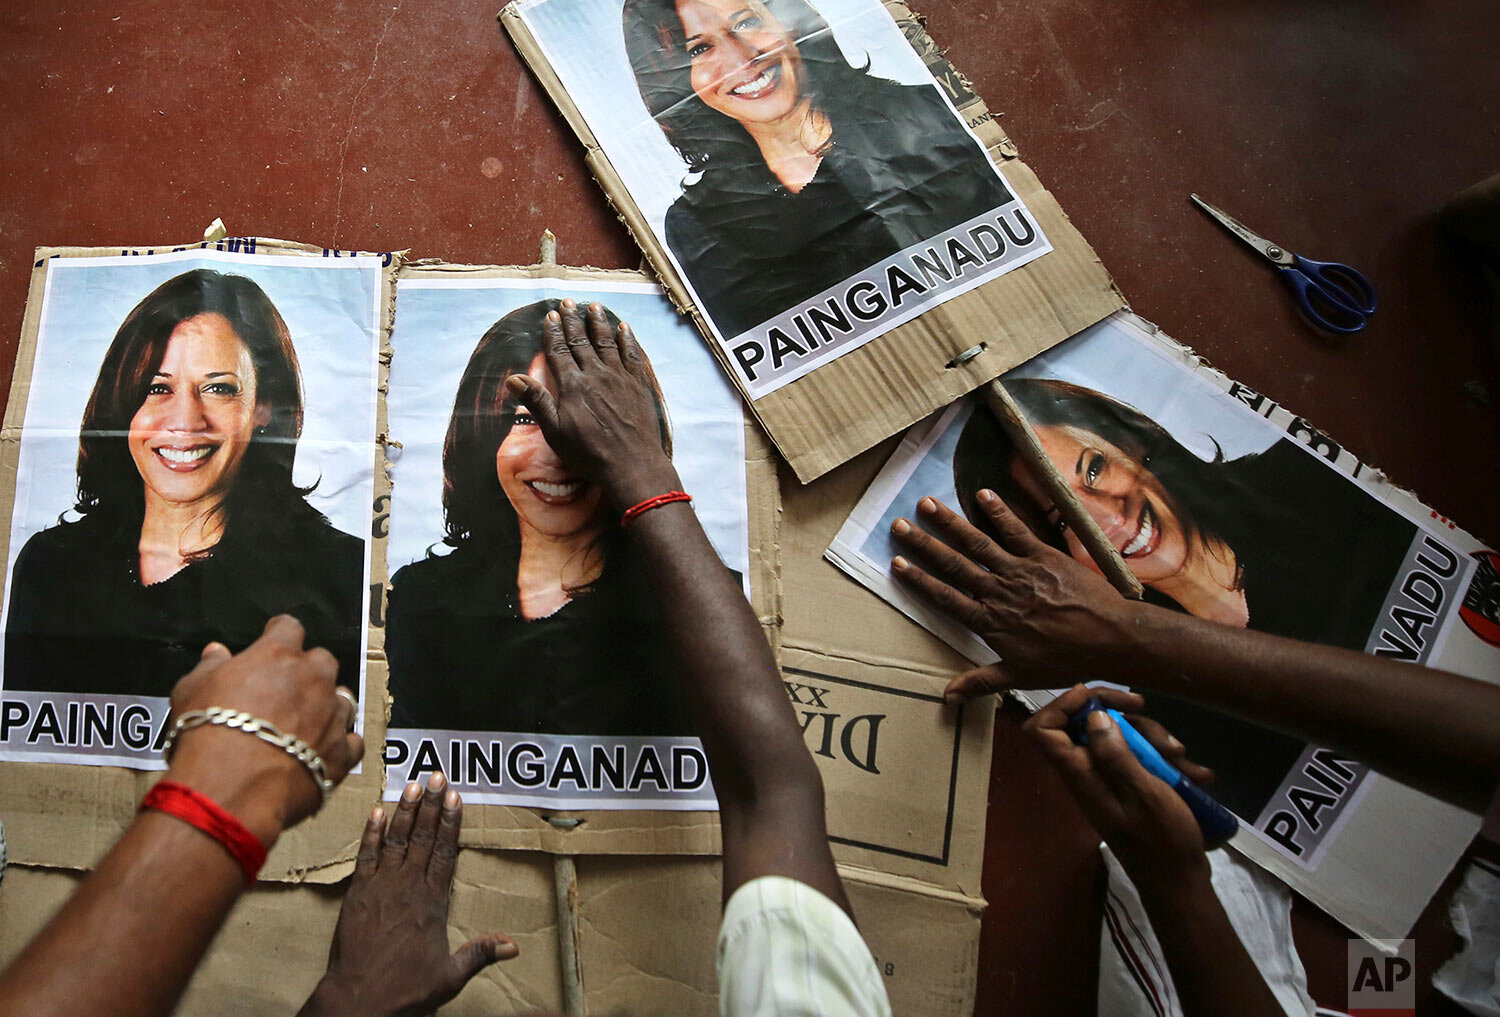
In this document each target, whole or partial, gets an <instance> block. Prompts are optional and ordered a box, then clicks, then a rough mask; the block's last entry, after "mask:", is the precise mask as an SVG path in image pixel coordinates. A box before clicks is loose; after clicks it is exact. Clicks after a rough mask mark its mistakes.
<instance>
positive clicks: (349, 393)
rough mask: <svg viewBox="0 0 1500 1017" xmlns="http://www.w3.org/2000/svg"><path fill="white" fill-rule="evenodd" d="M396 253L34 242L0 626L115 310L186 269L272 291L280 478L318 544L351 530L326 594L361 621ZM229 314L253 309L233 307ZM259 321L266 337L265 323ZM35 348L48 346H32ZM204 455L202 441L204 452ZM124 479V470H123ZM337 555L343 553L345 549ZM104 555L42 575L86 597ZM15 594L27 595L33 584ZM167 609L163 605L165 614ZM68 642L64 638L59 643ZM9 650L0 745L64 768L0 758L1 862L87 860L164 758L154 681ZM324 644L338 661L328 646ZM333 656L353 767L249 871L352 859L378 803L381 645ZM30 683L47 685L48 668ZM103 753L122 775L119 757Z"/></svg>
mask: <svg viewBox="0 0 1500 1017" xmlns="http://www.w3.org/2000/svg"><path fill="white" fill-rule="evenodd" d="M402 257H403V255H402V254H400V253H395V254H393V253H386V254H368V255H361V254H358V253H356V252H346V251H332V250H326V249H323V248H318V247H311V246H307V245H303V244H295V243H291V242H287V241H280V240H266V239H260V238H233V239H226V240H219V241H214V242H209V241H204V242H201V243H194V244H186V245H176V246H159V247H136V248H120V247H113V248H41V249H39V250H38V251H37V254H36V264H35V268H34V271H33V274H32V284H31V291H30V296H29V299H28V302H27V308H26V317H25V320H24V324H23V327H22V333H21V341H20V346H19V351H18V354H17V361H16V367H15V373H14V375H13V382H12V387H11V394H10V403H9V405H8V407H7V409H6V415H5V425H4V431H3V434H0V468H3V470H4V474H5V476H7V477H9V478H12V479H11V482H10V483H7V484H5V485H4V491H3V494H0V516H3V518H4V520H5V523H6V525H5V527H4V529H3V532H0V549H3V551H4V559H3V560H4V561H5V562H6V573H5V583H6V600H5V603H6V611H7V624H8V626H9V628H10V629H17V628H18V627H19V626H20V625H21V623H20V622H19V621H17V614H16V612H17V608H16V603H17V601H16V598H15V596H14V594H15V593H16V589H15V587H16V584H15V583H14V582H13V576H12V568H13V566H14V564H15V562H16V561H17V556H18V554H19V553H20V551H21V546H22V544H23V543H25V542H27V541H28V540H32V539H33V538H36V537H41V536H42V535H43V531H51V532H50V533H49V534H48V536H49V537H50V536H51V533H55V532H60V531H61V529H62V527H61V526H58V525H57V524H56V518H57V517H58V516H60V515H61V514H62V513H64V511H65V510H67V511H69V513H70V515H73V516H74V517H75V518H76V513H72V512H71V508H70V507H71V505H72V502H73V500H74V497H75V496H76V494H78V493H80V492H75V490H73V487H74V484H73V480H72V474H73V469H74V466H73V463H74V458H75V457H76V456H77V455H78V454H79V453H78V450H79V447H80V437H79V436H80V429H79V424H78V419H79V417H80V415H81V413H80V410H81V407H82V405H83V400H84V399H85V398H86V397H87V396H88V393H89V391H90V389H91V388H93V386H94V376H95V374H96V373H99V372H100V370H101V368H100V363H101V360H102V359H103V358H104V356H105V349H106V347H110V346H111V345H112V344H111V336H112V335H115V329H116V328H117V327H118V326H120V323H121V321H122V320H123V319H124V318H125V317H126V312H128V311H129V310H130V309H131V308H132V307H133V306H135V305H136V304H137V302H138V301H142V298H143V297H145V296H146V294H147V293H148V292H150V291H152V290H153V289H154V288H155V287H157V286H158V285H160V286H162V287H163V290H165V287H166V286H167V285H168V283H167V281H168V280H172V281H176V280H184V279H186V278H188V273H190V272H195V271H198V270H207V271H209V272H218V273H220V274H221V275H224V276H240V277H246V278H249V279H250V280H251V282H250V283H248V284H243V283H241V284H233V283H231V284H226V285H241V286H242V288H248V290H249V293H248V295H247V294H244V293H241V294H239V295H238V296H237V297H236V298H235V299H237V300H239V301H241V304H242V308H243V306H250V307H252V308H254V307H259V306H260V305H259V304H257V303H256V301H257V300H258V301H261V302H269V306H271V308H272V310H271V312H270V317H271V318H272V319H275V320H277V321H280V320H282V319H285V322H286V324H284V325H282V326H281V328H282V329H284V330H285V331H286V332H287V333H288V334H289V339H287V340H286V341H287V342H288V343H289V344H291V345H292V346H293V348H294V349H295V354H293V356H295V357H296V359H297V360H300V363H301V378H302V388H303V394H302V398H301V405H302V419H301V420H299V421H298V425H299V430H300V433H301V438H300V441H299V440H297V438H296V437H295V435H296V433H297V432H295V431H292V432H289V433H291V434H292V435H293V436H294V437H293V439H292V440H293V441H295V442H296V447H297V449H298V450H299V451H298V453H297V456H298V457H297V465H296V468H295V470H294V472H293V474H292V483H293V484H295V485H296V486H298V487H307V486H311V488H312V490H311V493H309V494H307V495H306V496H305V497H306V498H307V500H308V502H309V504H310V505H311V506H312V507H313V508H314V509H316V510H317V511H319V512H322V513H323V514H325V515H326V516H328V518H329V520H331V526H332V529H334V530H337V531H339V532H338V533H333V534H332V535H331V536H329V537H328V538H326V539H327V540H328V541H334V540H337V541H342V542H343V544H342V545H340V546H341V547H347V546H348V545H352V544H354V543H355V541H356V539H357V541H358V543H359V545H360V546H361V547H362V550H360V551H358V552H357V553H358V555H359V559H360V561H361V562H362V564H360V565H359V575H358V576H353V575H351V577H350V581H351V583H352V589H344V588H343V587H342V586H340V588H339V590H338V591H337V595H338V596H339V597H341V598H343V599H342V600H341V601H340V602H341V603H347V604H351V605H353V610H354V611H355V612H356V613H355V614H354V615H353V617H352V618H350V619H347V621H348V623H349V624H348V628H350V629H351V630H353V631H357V632H358V633H359V637H360V638H361V639H362V638H363V637H364V636H365V634H366V633H367V631H368V629H367V626H366V625H365V620H366V618H367V616H368V607H369V601H370V597H371V591H372V590H373V591H374V596H376V597H377V598H378V594H379V590H380V587H381V584H382V583H383V581H384V577H385V555H384V542H383V540H382V539H381V533H380V527H379V526H378V525H376V526H374V527H372V525H371V516H372V503H373V504H374V509H373V511H375V512H378V511H379V503H380V499H381V497H382V496H383V495H384V494H386V492H387V490H388V488H387V487H386V485H385V477H384V473H383V471H381V470H379V469H378V466H379V456H378V450H377V449H376V435H377V434H379V433H380V432H381V431H382V430H383V427H384V407H383V404H382V403H381V402H380V401H379V400H378V398H377V390H378V387H379V385H380V384H381V383H382V382H383V380H384V371H385V363H386V359H385V356H384V354H386V353H387V352H388V341H389V335H390V325H391V317H392V314H393V311H394V303H395V275H396V270H397V268H398V267H399V265H400V263H401V260H402ZM198 285H199V284H198V283H194V286H195V287H196V286H198ZM205 285H206V284H205ZM256 294H259V296H258V297H257V296H256ZM267 294H270V296H268V295H267ZM142 302H143V303H144V301H142ZM241 313H245V314H256V313H261V312H260V311H257V310H253V309H252V310H248V311H247V310H243V309H242V311H241ZM257 327H259V326H257ZM268 327H269V330H270V334H272V336H273V339H274V333H275V328H274V327H270V326H268ZM120 331H121V333H124V332H125V331H126V330H125V329H124V328H121V330H120ZM122 341H123V340H122ZM40 346H45V349H42V350H40V352H39V347H40ZM121 348H122V349H124V348H125V347H123V346H122V347H121ZM184 373H186V372H184ZM291 384H295V382H292V383H291ZM210 388H212V386H210ZM101 391H102V386H101ZM218 397H222V396H220V395H219V393H218V389H217V388H214V389H213V391H212V392H209V394H208V395H207V396H205V398H218ZM139 412H144V409H143V410H142V411H139ZM258 423H261V424H262V426H265V427H269V428H270V429H271V430H273V431H274V430H275V428H276V427H277V426H278V425H277V423H276V418H274V417H273V418H272V420H271V421H270V422H269V423H268V424H267V423H265V422H258ZM288 426H289V425H288ZM276 433H278V434H279V433H280V432H279V431H278V432H276ZM100 436H101V437H103V438H105V439H106V440H109V439H110V437H112V436H110V435H103V434H101V435H100ZM303 453H306V457H307V459H306V461H305V462H304V458H303ZM182 454H185V455H190V454H192V453H182ZM218 454H219V450H218V448H217V447H215V449H214V450H213V451H211V452H210V453H209V455H210V456H213V455H218ZM224 454H225V455H227V454H228V453H224ZM135 468H136V469H139V468H140V467H139V465H138V464H137V466H136V467H135ZM131 476H132V478H133V479H134V480H135V481H136V482H139V477H138V475H137V474H131ZM85 518H87V517H85ZM68 525H76V526H77V527H78V529H74V530H71V531H69V532H70V533H78V532H81V530H82V528H83V524H82V523H77V524H72V523H70V524H68ZM308 525H309V527H310V528H311V529H314V530H316V532H317V534H318V535H319V539H320V540H322V539H324V538H323V537H322V536H321V535H322V534H323V533H327V532H328V530H327V529H317V528H318V527H319V526H322V525H324V524H318V523H310V524H308ZM299 532H300V531H299ZM80 539H82V538H80ZM89 539H94V538H93V537H92V536H91V537H90V538H89ZM54 542H55V541H54ZM89 546H92V545H89ZM69 553H72V552H69ZM318 553H320V554H321V553H323V552H321V551H319V552H318ZM340 554H341V556H342V557H341V558H340V559H339V560H340V561H341V562H342V560H343V557H347V555H345V554H344V552H343V551H341V552H340ZM63 557H64V558H65V557H66V556H65V555H64V556H63ZM125 557H126V558H128V559H133V558H134V556H133V555H126V556H125ZM241 560H242V561H243V559H241ZM330 560H331V559H330ZM112 561H113V559H112V558H110V559H107V560H105V559H101V564H100V566H99V571H98V573H97V574H98V576H99V577H100V578H99V579H97V580H90V583H84V584H78V583H76V581H75V580H76V578H78V577H76V576H71V575H67V574H63V573H61V572H58V571H54V572H53V573H51V576H52V578H50V579H49V580H48V582H49V583H51V584H52V585H56V584H59V583H61V584H66V583H73V584H74V586H75V587H77V592H76V594H74V596H76V599H77V600H78V601H79V602H80V603H83V602H85V601H86V600H87V599H88V595H89V589H88V587H89V586H90V584H94V585H97V586H103V584H105V583H106V582H113V581H114V578H113V577H114V573H113V572H111V571H108V566H109V563H110V562H112ZM129 568H130V569H133V568H134V565H133V564H131V565H130V566H129ZM123 569H124V566H122V570H123ZM338 574H339V575H340V576H343V575H344V572H343V571H341V572H339V573H338ZM132 581H133V580H132ZM35 588H36V587H34V589H35ZM47 595H48V596H55V595H56V593H55V591H53V592H51V593H48V594H47ZM28 596H31V597H33V599H34V594H33V593H31V592H30V591H28ZM314 603H316V601H314ZM121 609H122V610H123V607H122V608H121ZM156 610H161V608H160V606H158V607H157V608H156ZM43 611H44V616H45V617H46V618H47V622H46V624H47V625H48V626H52V625H61V626H63V627H66V626H68V625H70V624H74V623H75V622H77V623H78V624H85V625H88V624H92V623H91V622H89V621H88V620H87V619H88V618H92V617H93V615H89V614H87V612H86V610H85V609H84V608H82V607H80V608H79V609H78V611H77V612H75V611H72V610H59V609H55V608H46V607H45V605H44V608H43ZM165 617H168V618H173V617H175V616H173V615H171V614H170V613H168V614H167V615H166V616H165ZM205 617H207V616H206V615H205ZM79 619H83V620H82V621H79ZM209 622H210V623H213V622H212V620H211V619H210V620H209ZM23 631H24V630H23ZM331 631H332V630H329V632H331ZM41 635H42V636H44V637H46V639H49V640H51V642H52V643H59V637H58V636H57V635H48V633H47V632H46V631H43V632H41ZM326 635H328V633H327V632H325V636H326ZM251 637H252V636H251V635H247V636H246V638H247V639H248V638H251ZM74 638H75V637H74V636H71V635H68V634H67V633H62V634H61V642H60V643H59V645H63V644H68V641H69V640H71V639H74ZM77 638H78V641H77V642H76V643H73V644H72V645H74V646H76V647H78V648H80V649H83V648H87V647H88V646H89V643H88V637H87V633H79V635H78V637H77ZM102 638H104V639H106V640H107V639H108V638H109V637H108V636H103V637H102ZM226 638H227V637H226ZM236 638H238V637H236ZM340 638H341V637H340ZM183 639H184V640H185V642H184V644H183V645H184V646H185V645H186V642H187V641H194V640H193V639H192V637H191V636H184V637H183ZM205 641H206V639H199V640H196V642H197V643H198V644H199V645H197V646H194V647H192V648H191V649H190V651H189V650H185V651H184V652H189V653H190V655H191V656H194V657H195V656H196V653H197V650H198V649H199V648H201V643H202V642H205ZM9 645H10V644H9V643H8V647H9ZM21 645H22V648H23V652H24V653H25V654H26V656H17V657H16V658H15V661H13V664H14V666H13V667H12V669H11V670H12V673H11V674H10V675H9V680H7V681H5V684H4V687H5V689H6V695H5V702H4V707H3V709H4V718H3V722H4V725H5V730H4V731H3V732H0V744H3V748H0V751H3V752H5V753H6V754H7V756H8V758H11V759H13V760H16V759H25V760H31V759H42V760H58V759H66V760H69V762H68V763H66V764H64V763H58V762H29V761H28V762H25V763H23V764H19V765H18V764H16V763H8V764H7V765H5V766H3V767H0V812H3V813H4V814H5V815H6V817H7V818H8V819H10V821H11V823H10V827H9V833H10V855H11V859H12V861H13V862H17V863H21V864H27V863H33V864H44V865H50V866H60V867H66V868H80V869H81V868H87V867H88V866H90V865H92V864H93V863H94V861H95V860H96V859H97V858H98V857H99V856H100V855H101V854H102V853H103V852H104V851H105V850H106V849H107V848H108V846H109V844H111V843H112V842H113V841H114V839H115V838H116V837H117V836H118V835H119V834H120V833H121V832H122V831H123V830H124V828H125V827H126V826H127V825H128V824H129V822H130V820H131V818H132V816H133V815H134V811H135V803H136V802H137V801H139V799H140V797H141V795H142V794H143V793H144V791H145V790H146V788H147V787H148V786H149V785H150V784H151V783H152V782H153V781H154V776H153V775H152V774H151V773H149V772H145V771H149V770H150V769H160V768H161V767H162V766H163V764H162V762H161V761H160V758H159V752H158V751H157V746H158V745H159V742H160V736H161V732H162V729H163V725H164V722H165V718H166V698H165V691H166V690H165V689H160V688H157V687H155V686H153V687H152V688H151V689H149V690H146V689H127V690H124V691H125V694H117V693H116V691H115V690H111V689H108V688H103V685H102V684H101V689H102V691H101V690H93V691H88V690H81V689H76V688H75V687H74V686H73V685H71V684H70V683H71V682H72V681H74V678H73V677H68V678H65V679H62V680H61V684H60V685H59V687H58V689H57V692H56V693H54V692H48V691H34V690H28V686H33V687H34V683H35V682H36V681H37V680H38V677H37V674H38V672H36V670H35V669H34V668H33V669H31V670H27V669H26V665H28V664H29V663H30V662H31V660H32V656H31V654H32V651H31V650H30V649H29V648H26V646H25V644H21ZM38 645H43V647H44V648H43V650H41V651H37V656H36V659H38V660H46V659H50V658H48V657H46V654H47V653H55V652H57V651H56V650H55V649H46V648H45V647H46V646H48V645H51V644H46V643H39V644H38ZM101 645H112V644H101ZM163 645H167V644H163ZM329 645H331V646H334V645H337V644H334V643H330V644H329ZM90 652H92V651H90ZM336 652H337V653H338V654H339V655H340V656H341V657H343V656H345V653H344V651H343V650H337V651H336ZM348 655H349V656H357V658H358V665H352V664H350V662H349V661H346V665H347V666H346V667H345V672H346V674H348V673H351V672H356V671H359V670H362V671H363V672H364V680H363V687H362V689H361V688H360V682H359V681H358V680H356V678H344V681H345V682H346V684H349V685H350V686H351V687H353V688H355V689H356V690H358V691H362V693H363V699H362V706H363V717H362V718H361V723H362V725H363V733H364V735H365V737H366V745H367V751H366V757H365V759H364V761H363V763H362V766H361V772H360V773H358V774H356V775H354V776H351V777H350V778H349V779H348V780H346V781H345V782H344V784H343V785H342V786H341V787H340V788H339V789H338V791H336V792H335V794H334V797H333V799H332V800H331V801H330V803H329V804H328V806H327V807H325V808H324V810H323V812H322V813H321V814H320V815H319V816H318V817H317V818H316V819H314V820H311V821H309V822H307V823H304V824H302V825H301V826H299V827H297V828H296V829H294V830H292V831H290V832H289V833H288V834H287V835H286V836H285V837H283V838H282V839H281V841H279V842H278V844H277V845H276V848H275V849H274V850H273V852H272V853H271V857H270V859H269V861H268V862H267V865H266V867H265V869H264V870H263V873H262V878H265V879H286V880H301V879H314V880H327V879H336V878H338V877H339V876H340V875H342V874H343V872H344V871H346V867H347V864H348V863H349V862H350V861H351V860H352V859H353V856H354V851H355V847H356V845H357V839H358V836H357V827H358V825H359V823H360V821H361V817H363V816H365V815H368V812H369V809H370V807H371V806H372V805H373V804H374V803H375V801H376V800H377V794H378V788H379V783H380V776H381V773H382V768H381V765H380V753H379V744H380V741H381V740H382V737H383V733H384V724H385V712H384V705H385V673H384V669H383V667H382V665H381V660H380V651H379V645H378V642H376V643H373V644H363V645H362V646H358V645H357V646H353V647H352V648H351V649H350V650H349V654H348ZM7 656H9V652H8V653H7ZM131 657H132V654H130V653H128V652H124V651H122V652H121V653H120V654H118V655H117V660H116V664H117V665H118V666H119V667H120V668H121V669H126V668H128V666H129V665H130V662H131ZM189 667H190V664H189V665H187V666H182V667H181V669H180V670H181V671H182V672H185V671H186V670H187V669H188V668H189ZM44 677H45V680H47V681H51V680H52V676H44ZM115 677H116V676H115V674H114V668H113V667H100V668H97V669H95V672H94V674H93V676H92V679H91V680H97V681H99V682H100V683H107V682H109V681H112V680H114V678H115ZM59 694H60V695H61V698H57V696H58V695H59ZM78 763H92V764H94V765H77V764H78ZM114 763H126V764H128V765H130V766H131V767H135V768H136V769H122V768H120V767H119V766H117V765H112V764H114Z"/></svg>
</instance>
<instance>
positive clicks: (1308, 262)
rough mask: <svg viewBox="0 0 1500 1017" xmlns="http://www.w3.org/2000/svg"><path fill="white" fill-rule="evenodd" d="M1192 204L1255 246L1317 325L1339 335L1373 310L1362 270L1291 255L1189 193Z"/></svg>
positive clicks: (1371, 288) (1372, 294) (1366, 319)
mask: <svg viewBox="0 0 1500 1017" xmlns="http://www.w3.org/2000/svg"><path fill="white" fill-rule="evenodd" d="M1191 197H1192V199H1193V203H1194V204H1196V205H1197V206H1198V207H1199V208H1201V209H1203V211H1205V212H1207V213H1208V214H1209V215H1211V216H1213V217H1214V218H1215V219H1217V220H1219V223H1220V224H1221V225H1222V226H1223V227H1224V228H1225V229H1227V230H1228V231H1229V232H1231V233H1233V234H1234V235H1235V236H1237V237H1239V238H1240V239H1241V240H1243V241H1244V242H1245V243H1247V244H1249V245H1250V246H1251V247H1253V248H1255V249H1256V250H1257V251H1259V252H1260V253H1261V255H1262V256H1263V257H1264V258H1265V259H1266V260H1267V261H1269V262H1270V263H1271V264H1273V265H1275V266H1276V272H1277V274H1278V275H1280V276H1281V279H1282V281H1283V282H1285V283H1286V284H1287V286H1288V287H1289V288H1290V289H1291V291H1292V297H1293V299H1295V300H1296V301H1297V309H1298V310H1300V311H1301V312H1302V316H1303V317H1304V318H1306V319H1307V320H1308V321H1309V322H1311V323H1312V324H1313V325H1315V326H1317V327H1318V328H1321V329H1325V330H1326V331H1329V332H1337V333H1339V334H1341V335H1349V334H1351V333H1354V332H1358V331H1359V330H1360V329H1362V328H1364V327H1365V326H1366V325H1368V324H1369V322H1370V315H1372V314H1374V313H1375V307H1376V301H1375V287H1374V286H1372V285H1371V284H1370V280H1368V279H1366V278H1365V277H1364V276H1363V275H1362V274H1361V273H1359V272H1358V271H1356V270H1355V269H1352V268H1350V267H1349V266H1348V265H1343V264H1340V263H1339V262H1336V261H1313V260H1312V259H1311V258H1304V257H1302V255H1300V254H1293V253H1292V252H1291V251H1288V250H1287V249H1286V248H1284V247H1282V246H1280V245H1279V244H1273V243H1271V241H1269V240H1267V239H1266V238H1265V237H1262V236H1257V235H1256V234H1254V233H1251V232H1250V231H1249V230H1247V229H1246V228H1245V227H1244V226H1242V225H1240V223H1239V221H1238V220H1237V219H1235V218H1233V217H1232V216H1230V215H1227V214H1226V213H1224V212H1223V211H1221V210H1220V209H1217V208H1215V207H1214V206H1212V205H1210V204H1209V203H1208V202H1206V201H1204V200H1203V199H1202V198H1200V197H1198V195H1196V194H1194V195H1191Z"/></svg>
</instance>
